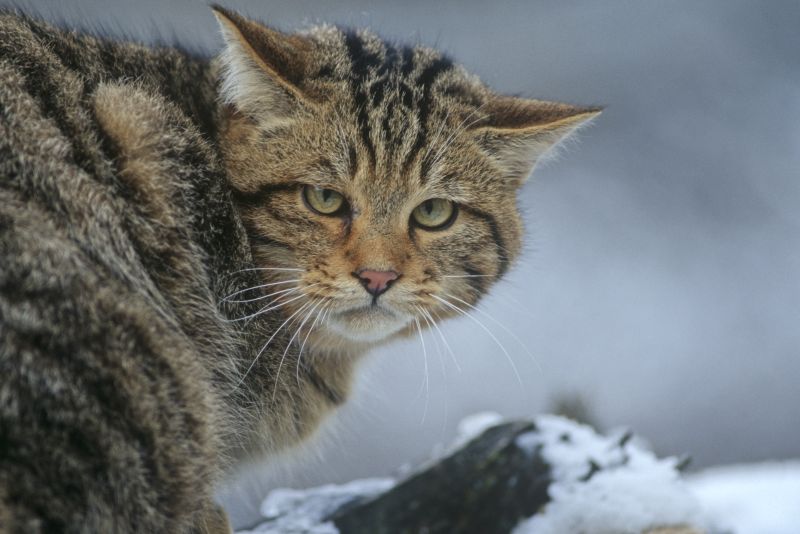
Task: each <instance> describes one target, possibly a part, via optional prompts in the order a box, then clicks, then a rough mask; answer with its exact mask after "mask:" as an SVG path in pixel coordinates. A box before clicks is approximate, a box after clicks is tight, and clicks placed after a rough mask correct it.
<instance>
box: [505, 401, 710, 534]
mask: <svg viewBox="0 0 800 534" xmlns="http://www.w3.org/2000/svg"><path fill="white" fill-rule="evenodd" d="M536 427H537V431H536V432H528V433H525V434H522V435H520V436H519V437H518V438H517V445H518V446H520V447H521V448H524V449H526V450H529V451H530V452H531V453H533V452H535V451H536V450H537V449H539V452H540V454H541V455H542V457H543V458H544V459H545V461H546V462H547V463H548V464H550V465H551V468H552V476H553V479H554V482H553V483H552V484H551V485H550V487H549V488H548V493H549V495H550V498H551V499H552V500H551V502H550V503H549V504H548V505H547V506H546V507H545V509H544V510H543V511H541V512H539V513H538V514H536V515H535V516H534V517H532V518H530V519H527V520H525V521H522V522H520V523H519V524H518V525H517V527H516V529H514V533H513V534H534V533H535V534H560V533H564V532H570V533H572V534H606V533H607V534H626V533H631V534H634V533H636V534H638V533H640V532H642V531H643V530H646V529H648V528H653V527H658V526H666V525H681V524H689V525H692V526H696V527H703V526H705V525H706V524H707V523H708V521H707V518H706V516H705V515H704V514H703V511H702V508H701V506H700V503H699V501H698V500H697V498H696V497H695V496H694V495H693V494H692V493H691V492H690V491H689V490H688V488H687V487H686V485H685V484H684V483H683V481H682V480H681V479H680V475H679V473H678V471H677V470H676V468H675V464H676V461H675V460H674V459H671V458H667V459H663V460H660V459H658V458H656V456H655V455H654V454H653V453H651V452H650V451H647V450H645V449H642V448H640V447H639V446H637V445H635V444H634V443H632V442H631V441H626V443H621V441H622V436H618V437H605V436H600V435H598V434H597V433H596V432H595V431H594V430H592V429H591V428H590V427H588V426H585V425H580V424H577V423H575V422H573V421H570V420H568V419H564V418H561V417H556V416H541V417H538V418H536ZM587 479H588V480H587Z"/></svg>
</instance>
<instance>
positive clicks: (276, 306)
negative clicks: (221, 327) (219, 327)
mask: <svg viewBox="0 0 800 534" xmlns="http://www.w3.org/2000/svg"><path fill="white" fill-rule="evenodd" d="M316 285H319V284H318V283H317V284H311V285H309V286H306V287H305V288H302V289H308V288H310V287H314V286H316ZM290 294H291V293H289V294H287V295H282V297H288V296H289V295H290ZM305 296H307V295H306V294H305V293H303V294H302V295H299V296H297V297H294V298H291V299H289V300H285V301H283V302H281V303H280V304H274V302H275V301H278V300H280V299H281V298H282V297H278V298H277V299H275V301H272V302H270V303H269V304H267V305H266V306H265V307H263V308H261V309H260V310H258V311H257V312H254V313H251V314H250V315H246V316H244V317H239V318H237V319H228V321H227V322H229V323H235V322H237V321H245V320H247V319H252V318H253V317H257V316H259V315H261V314H262V313H267V312H269V311H272V310H276V309H278V308H280V307H282V306H285V305H287V304H289V303H290V302H294V301H295V300H297V299H301V298H303V297H305ZM273 304H274V305H273Z"/></svg>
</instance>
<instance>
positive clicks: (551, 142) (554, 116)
mask: <svg viewBox="0 0 800 534" xmlns="http://www.w3.org/2000/svg"><path fill="white" fill-rule="evenodd" d="M481 111H482V112H484V113H485V119H484V120H483V121H482V122H481V123H479V124H478V125H476V126H475V127H474V128H473V130H474V131H475V134H476V135H477V136H478V139H479V142H480V144H481V145H482V146H483V147H484V149H486V150H487V152H489V154H490V155H491V156H492V157H493V158H494V159H495V160H496V161H497V163H498V164H499V165H500V166H501V167H502V168H503V169H505V171H506V172H507V174H508V175H509V176H510V177H511V178H512V179H513V180H515V181H517V182H518V183H519V184H521V183H523V182H524V181H525V180H526V179H527V177H528V176H529V175H530V173H531V171H532V170H533V167H534V166H535V165H536V163H537V162H538V161H539V160H540V159H541V158H542V156H543V155H544V154H545V153H546V152H547V151H548V150H550V149H551V148H552V147H554V146H555V145H556V144H558V143H559V142H560V141H562V140H563V139H565V138H566V137H568V136H569V135H570V134H572V133H574V132H575V131H576V130H577V129H578V128H580V127H581V126H584V125H586V124H588V122H589V121H591V120H592V119H594V118H595V117H597V116H598V115H599V114H600V113H601V111H602V108H598V107H579V106H571V105H568V104H561V103H557V102H545V101H542V100H528V99H522V98H514V97H504V96H495V97H493V98H492V99H491V100H490V101H489V102H488V103H487V104H486V105H485V106H484V107H482V108H481Z"/></svg>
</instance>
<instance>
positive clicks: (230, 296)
mask: <svg viewBox="0 0 800 534" xmlns="http://www.w3.org/2000/svg"><path fill="white" fill-rule="evenodd" d="M299 281H300V278H295V279H293V280H281V281H280V282H271V283H269V284H261V285H258V286H253V287H248V288H246V289H240V290H239V291H236V292H234V293H231V294H230V295H228V296H226V297H223V298H222V299H220V300H221V301H222V302H226V301H228V300H230V299H232V298H233V297H235V296H236V295H241V294H242V293H247V292H248V291H255V290H256V289H263V288H265V287H272V286H278V285H281V284H290V283H292V282H299ZM234 302H235V301H234Z"/></svg>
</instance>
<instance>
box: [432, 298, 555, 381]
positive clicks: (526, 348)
mask: <svg viewBox="0 0 800 534" xmlns="http://www.w3.org/2000/svg"><path fill="white" fill-rule="evenodd" d="M443 295H444V296H445V297H450V298H451V299H453V300H456V301H458V302H460V303H461V304H463V305H465V306H468V307H469V308H471V309H473V310H475V311H476V312H478V313H480V314H481V315H483V316H484V317H486V318H487V319H489V320H490V321H492V322H493V323H494V324H496V325H497V326H499V327H500V328H502V329H503V330H505V331H506V333H507V334H508V335H510V336H511V337H512V338H513V339H514V341H516V342H517V344H518V345H519V346H520V347H522V350H524V351H525V352H526V353H527V354H528V356H530V358H531V360H532V361H533V363H535V364H536V367H537V369H539V372H540V373H541V372H542V366H541V365H540V364H539V360H537V359H536V356H534V355H533V353H532V352H531V351H529V350H528V347H526V346H525V343H523V342H522V340H521V339H520V338H519V337H518V336H517V335H516V334H515V333H514V332H512V331H511V330H510V329H509V328H508V327H507V326H506V325H504V324H503V323H501V322H500V321H498V320H497V319H495V318H494V317H492V316H491V315H489V314H488V313H486V312H485V311H483V310H481V309H480V308H478V307H477V306H474V305H472V304H470V303H469V302H467V301H465V300H462V299H460V298H458V297H456V296H455V295H450V294H447V293H443Z"/></svg>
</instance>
